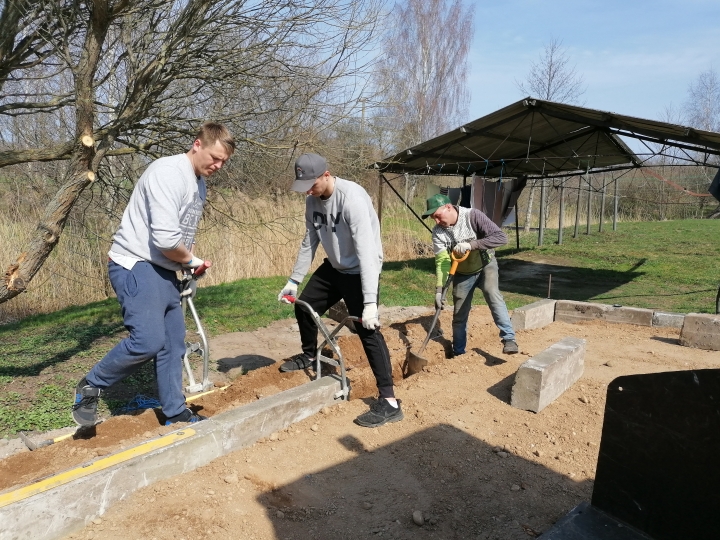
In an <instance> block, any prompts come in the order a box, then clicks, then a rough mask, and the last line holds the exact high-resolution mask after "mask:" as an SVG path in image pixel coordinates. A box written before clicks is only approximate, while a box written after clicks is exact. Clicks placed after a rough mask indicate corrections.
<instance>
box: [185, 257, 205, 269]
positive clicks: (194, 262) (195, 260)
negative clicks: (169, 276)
mask: <svg viewBox="0 0 720 540" xmlns="http://www.w3.org/2000/svg"><path fill="white" fill-rule="evenodd" d="M204 263H205V261H203V260H202V259H201V258H200V257H196V256H195V255H193V256H192V259H190V260H189V261H188V262H184V263H182V266H183V268H198V267H200V266H202V265H203V264H204Z"/></svg>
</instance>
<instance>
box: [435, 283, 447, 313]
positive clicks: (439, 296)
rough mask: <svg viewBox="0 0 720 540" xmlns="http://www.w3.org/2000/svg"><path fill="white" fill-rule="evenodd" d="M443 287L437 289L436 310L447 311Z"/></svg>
mask: <svg viewBox="0 0 720 540" xmlns="http://www.w3.org/2000/svg"><path fill="white" fill-rule="evenodd" d="M442 289H443V288H442V287H437V288H436V289H435V309H445V299H443V297H442Z"/></svg>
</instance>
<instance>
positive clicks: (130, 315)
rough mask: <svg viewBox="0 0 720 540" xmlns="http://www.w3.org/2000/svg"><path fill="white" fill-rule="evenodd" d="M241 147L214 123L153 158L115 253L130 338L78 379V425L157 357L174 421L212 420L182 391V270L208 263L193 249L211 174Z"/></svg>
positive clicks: (113, 276) (112, 267)
mask: <svg viewBox="0 0 720 540" xmlns="http://www.w3.org/2000/svg"><path fill="white" fill-rule="evenodd" d="M234 150H235V141H234V139H233V138H232V136H231V135H230V133H229V132H228V130H227V128H225V127H224V126H222V125H220V124H216V123H211V122H208V123H205V124H203V125H202V127H201V128H200V130H199V132H198V134H197V137H196V139H195V141H194V142H193V144H192V147H191V148H190V150H188V151H187V152H186V153H185V154H178V155H175V156H170V157H164V158H160V159H158V160H156V161H153V162H152V163H151V164H150V165H149V166H148V168H147V169H146V170H145V172H144V173H143V175H142V176H141V177H140V180H138V183H137V185H136V186H135V188H134V189H133V192H132V195H131V196H130V200H129V201H128V205H127V207H126V208H125V212H124V214H123V217H122V221H121V222H120V228H119V229H118V230H117V232H116V233H115V236H114V237H113V244H112V246H111V247H110V252H109V253H108V255H109V257H110V260H109V262H108V274H109V277H110V283H111V284H112V286H113V289H114V290H115V293H116V294H117V298H118V301H119V302H120V307H121V310H122V315H123V322H124V323H125V327H126V328H127V329H128V331H129V332H130V335H129V336H128V337H127V338H125V339H123V340H122V341H121V342H120V343H118V344H117V345H116V346H115V347H114V348H113V349H111V350H110V352H108V353H107V354H106V355H105V357H104V358H103V359H102V360H100V362H98V363H97V364H95V366H94V367H93V368H92V369H91V370H90V372H89V373H88V374H87V375H86V376H85V377H83V378H82V380H80V382H79V383H78V384H77V386H76V388H75V404H74V405H73V410H72V415H73V419H74V420H75V422H76V423H77V424H78V425H80V426H85V427H86V426H92V425H94V424H95V423H97V407H98V399H99V397H100V395H101V394H102V392H103V391H104V390H105V389H106V388H107V387H109V386H111V385H113V384H115V383H116V382H119V381H121V380H122V379H124V378H126V377H127V376H129V375H131V374H132V373H133V372H134V371H135V370H137V369H138V368H139V367H140V366H141V365H142V364H144V363H145V362H147V361H149V360H152V359H155V375H156V378H157V385H158V393H159V398H160V404H161V405H162V412H163V414H164V415H165V417H166V418H167V420H166V425H169V424H173V423H175V422H197V421H198V420H203V419H204V417H203V416H200V415H198V414H194V413H193V412H192V411H191V410H190V409H188V408H187V406H186V404H185V396H184V395H183V392H182V365H183V364H182V358H183V355H184V354H185V319H184V316H183V313H182V308H181V303H180V288H179V280H178V278H177V274H176V272H177V271H178V270H181V269H193V268H197V267H199V266H201V265H202V264H203V260H202V259H200V258H199V257H197V256H196V255H194V254H193V253H192V248H193V244H194V241H193V239H194V237H195V231H196V229H197V226H198V223H199V222H200V217H201V216H202V210H203V205H204V203H205V193H206V186H205V177H207V176H210V175H211V174H213V173H215V172H216V171H218V170H219V169H220V168H222V166H223V165H224V164H225V162H226V161H227V160H228V159H230V156H231V155H232V153H233V152H234Z"/></svg>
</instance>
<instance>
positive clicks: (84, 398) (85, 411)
mask: <svg viewBox="0 0 720 540" xmlns="http://www.w3.org/2000/svg"><path fill="white" fill-rule="evenodd" d="M101 393H102V390H100V389H99V388H95V387H93V386H90V385H89V384H88V382H87V379H86V378H85V377H83V378H82V380H81V381H80V382H79V383H77V386H76V387H75V403H74V404H73V407H72V417H73V420H75V423H76V424H77V425H78V426H81V427H90V426H94V425H95V424H97V408H98V400H99V399H100V394H101Z"/></svg>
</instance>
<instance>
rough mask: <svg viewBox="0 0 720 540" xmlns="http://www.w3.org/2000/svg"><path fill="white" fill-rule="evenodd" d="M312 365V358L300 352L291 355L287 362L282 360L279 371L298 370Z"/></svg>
mask: <svg viewBox="0 0 720 540" xmlns="http://www.w3.org/2000/svg"><path fill="white" fill-rule="evenodd" d="M314 365H315V363H314V361H313V359H312V358H309V357H308V356H307V355H306V354H305V353H300V354H296V355H295V356H292V357H291V358H290V360H288V361H287V362H284V363H283V364H282V365H281V366H280V371H282V372H283V373H284V372H286V371H300V370H301V369H307V368H311V367H313V366H314Z"/></svg>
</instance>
